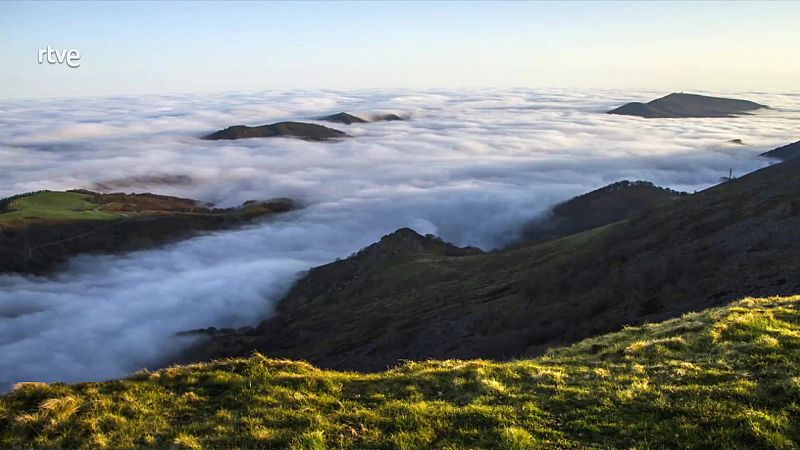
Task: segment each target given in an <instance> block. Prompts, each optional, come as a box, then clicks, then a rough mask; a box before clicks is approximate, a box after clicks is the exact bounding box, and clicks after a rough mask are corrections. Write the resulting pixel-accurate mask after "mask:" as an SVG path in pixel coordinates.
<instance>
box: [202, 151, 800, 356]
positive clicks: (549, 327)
mask: <svg viewBox="0 0 800 450" xmlns="http://www.w3.org/2000/svg"><path fill="white" fill-rule="evenodd" d="M798 192H800V160H792V161H787V162H784V163H781V164H776V165H773V166H771V167H768V168H765V169H762V170H760V171H757V172H754V173H752V174H749V175H746V176H743V177H741V178H738V179H735V180H733V181H730V182H726V183H723V184H721V185H719V186H716V187H714V188H711V189H708V190H706V191H703V192H699V193H697V194H693V195H688V196H681V197H679V198H675V199H672V200H670V201H666V202H663V203H658V204H657V205H655V206H653V207H651V208H648V209H645V210H644V211H642V212H640V213H638V214H635V215H634V216H633V217H631V218H629V219H627V220H624V221H621V222H617V223H614V224H611V225H607V226H604V227H600V228H594V229H591V230H589V231H585V232H583V233H578V234H575V235H571V236H568V237H564V238H561V239H556V240H552V241H547V242H544V243H537V244H531V245H526V246H523V247H519V248H514V249H509V250H505V251H501V252H493V253H476V252H474V251H469V250H465V251H458V250H457V249H454V248H453V247H452V246H441V245H438V244H436V243H434V242H433V241H435V239H434V238H431V237H423V236H419V235H417V234H416V233H413V232H412V231H410V230H401V231H400V232H397V233H395V234H393V235H390V236H387V237H385V238H384V239H383V240H381V242H379V243H378V244H376V245H373V246H371V247H369V248H367V249H366V250H365V251H363V252H361V253H359V254H357V255H355V256H354V257H352V258H349V259H347V260H343V261H338V262H334V263H331V264H328V265H325V266H321V267H318V268H315V269H312V270H311V271H310V272H309V273H308V274H307V275H306V276H305V277H304V278H302V279H301V280H300V281H298V282H297V283H296V285H295V286H294V288H293V289H292V290H291V291H290V292H289V294H288V295H287V296H286V297H285V298H284V299H283V300H282V301H281V303H280V304H279V305H278V307H277V311H276V313H275V315H274V317H272V318H270V319H268V320H266V321H264V322H263V323H261V324H260V325H259V326H257V327H256V328H254V329H247V330H240V331H231V330H221V331H220V330H215V331H214V332H213V333H210V334H211V337H210V339H209V342H207V343H204V344H203V345H201V346H199V348H198V349H196V350H195V352H194V354H193V355H191V356H192V357H195V358H199V359H207V358H210V357H220V356H241V355H247V354H249V353H250V352H251V351H253V350H258V351H259V352H261V353H263V354H266V355H268V356H276V357H286V358H291V359H303V360H308V361H310V362H311V363H313V364H315V365H319V366H323V367H328V368H337V369H348V370H350V369H358V370H383V369H385V368H386V367H387V366H388V365H392V364H395V363H396V362H397V361H399V360H403V359H414V360H421V359H425V358H429V357H432V358H437V359H450V358H458V359H469V358H492V359H512V358H518V357H530V356H536V355H541V354H542V353H544V352H545V351H546V349H548V348H550V347H553V346H556V345H561V344H565V343H571V342H576V341H578V340H580V339H584V338H586V337H589V336H596V335H598V334H602V333H606V332H610V331H616V330H619V329H620V328H622V327H623V326H624V325H630V324H641V323H644V322H647V321H656V320H663V319H666V318H670V317H676V316H678V315H680V314H681V313H684V312H687V311H699V310H702V309H705V308H708V307H712V306H719V305H723V304H725V303H727V302H729V301H731V300H734V299H737V298H742V297H745V296H767V295H789V294H794V293H797V292H800V239H798V238H797V236H798V233H799V232H800V197H799V196H798V195H797V193H798ZM255 320H257V318H254V321H255ZM209 325H213V324H209Z"/></svg>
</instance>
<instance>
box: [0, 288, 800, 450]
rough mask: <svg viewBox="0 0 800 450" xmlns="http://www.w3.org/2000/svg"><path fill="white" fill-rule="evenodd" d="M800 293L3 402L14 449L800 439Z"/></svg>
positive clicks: (160, 375)
mask: <svg viewBox="0 0 800 450" xmlns="http://www.w3.org/2000/svg"><path fill="white" fill-rule="evenodd" d="M798 336H800V297H797V296H795V297H786V298H775V297H773V298H762V299H745V300H743V301H740V302H737V303H734V304H732V305H730V306H726V307H722V308H715V309H710V310H706V311H703V312H700V313H693V314H688V315H685V316H683V317H680V318H676V319H672V320H669V321H666V322H662V323H655V324H646V325H643V326H641V327H631V328H627V329H625V330H623V331H620V332H617V333H613V334H608V335H604V336H598V337H594V338H592V339H588V340H585V341H582V342H580V343H577V344H575V345H573V346H570V347H567V348H560V349H554V350H552V351H550V352H549V353H548V354H547V355H545V356H543V357H540V358H537V359H532V360H519V361H512V362H491V361H486V360H472V361H461V360H446V361H425V362H407V363H404V364H402V365H399V366H397V367H395V368H392V369H391V370H388V371H385V372H380V373H368V374H365V373H354V372H335V371H327V370H320V369H318V368H315V367H313V366H311V365H309V364H307V363H304V362H293V361H286V360H277V359H270V358H266V357H264V356H262V355H258V354H256V355H253V356H251V357H248V358H239V359H226V360H219V361H214V362H209V363H200V364H193V365H187V366H175V367H170V368H166V369H163V370H159V371H157V372H146V371H144V372H140V373H138V374H135V375H134V376H132V377H130V378H128V379H124V380H118V381H108V382H103V383H80V384H76V385H71V386H70V385H64V384H60V383H55V384H44V383H27V384H21V385H18V386H16V387H15V389H14V391H13V392H12V393H11V394H9V395H6V396H2V397H0V447H2V448H14V449H19V450H24V449H39V448H59V449H77V448H87V449H88V448H164V449H167V448H169V449H191V450H200V449H219V448H254V449H255V448H264V449H269V448H274V449H279V448H280V449H298V450H299V449H325V448H340V449H431V448H440V449H464V448H473V449H508V450H525V449H531V450H532V449H539V448H562V449H586V448H678V447H679V448H685V449H709V448H727V449H729V448H759V449H791V448H797V447H798V445H800V408H799V407H798V405H800V377H798V376H797V374H798V372H797V367H798V365H800V337H798Z"/></svg>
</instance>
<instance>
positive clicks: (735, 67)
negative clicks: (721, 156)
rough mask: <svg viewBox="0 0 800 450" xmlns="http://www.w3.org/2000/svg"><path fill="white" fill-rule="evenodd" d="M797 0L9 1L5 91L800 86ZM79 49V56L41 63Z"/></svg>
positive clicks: (0, 51) (1, 7)
mask: <svg viewBox="0 0 800 450" xmlns="http://www.w3.org/2000/svg"><path fill="white" fill-rule="evenodd" d="M797 17H800V3H796V2H776V3H763V2H762V3H749V2H729V3H721V2H704V3H654V4H650V3H619V2H605V3H585V2H573V3H544V2H535V3H522V2H512V3H481V2H445V3H422V2H414V3H388V2H387V3H359V2H332V3H317V2H301V3H251V2H244V3H232V4H227V3H226V4H218V3H202V2H201V3H191V2H175V3H161V2H158V3H156V2H144V3H18V2H11V3H3V4H0V36H1V37H2V40H3V42H4V43H5V44H6V45H4V46H2V48H0V58H2V60H3V61H4V70H2V71H0V86H2V87H0V98H2V99H25V98H47V97H83V96H116V95H140V94H168V93H184V92H198V93H199V92H219V91H258V90H286V89H333V90H351V89H386V88H397V89H453V88H482V87H497V88H508V87H526V88H579V89H596V88H599V89H606V88H607V89H622V88H631V89H654V90H661V91H664V92H665V93H666V92H670V91H706V92H726V91H727V92H736V91H739V92H742V91H744V92H746V91H751V92H752V91H762V92H797V91H798V81H797V80H798V79H800V60H799V59H798V58H795V57H793V55H797V54H800V33H797V32H796V24H795V23H794V22H795V21H796V20H795V19H796V18H797ZM48 45H51V46H52V47H53V48H55V49H61V50H68V49H76V50H78V51H80V53H81V60H80V63H81V64H80V67H76V68H70V67H67V66H66V65H63V64H46V63H45V64H39V63H37V51H38V49H40V48H45V47H47V46H48Z"/></svg>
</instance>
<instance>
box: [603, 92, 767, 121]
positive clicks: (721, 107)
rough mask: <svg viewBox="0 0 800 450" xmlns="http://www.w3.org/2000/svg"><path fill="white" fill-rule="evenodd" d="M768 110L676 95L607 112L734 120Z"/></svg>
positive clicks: (727, 100) (736, 101)
mask: <svg viewBox="0 0 800 450" xmlns="http://www.w3.org/2000/svg"><path fill="white" fill-rule="evenodd" d="M763 108H769V106H766V105H762V104H759V103H755V102H751V101H749V100H740V99H732V98H723V97H710V96H706V95H700V94H688V93H684V92H673V93H671V94H667V95H665V96H663V97H661V98H657V99H655V100H651V101H649V102H647V103H641V102H631V103H627V104H625V105H622V106H620V107H619V108H616V109H613V110H611V111H608V114H619V115H626V116H639V117H644V118H648V119H652V118H701V117H735V116H736V115H738V114H747V113H748V112H750V111H755V110H758V109H763Z"/></svg>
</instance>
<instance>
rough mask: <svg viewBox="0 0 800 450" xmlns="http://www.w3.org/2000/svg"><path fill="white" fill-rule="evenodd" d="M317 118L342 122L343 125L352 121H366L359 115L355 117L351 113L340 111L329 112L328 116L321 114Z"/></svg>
mask: <svg viewBox="0 0 800 450" xmlns="http://www.w3.org/2000/svg"><path fill="white" fill-rule="evenodd" d="M317 120H324V121H326V122H336V123H343V124H345V125H350V124H353V123H367V122H368V121H366V120H364V119H362V118H361V117H356V116H354V115H352V114H348V113H346V112H340V113H336V114H331V115H329V116H322V117H320V118H318V119H317Z"/></svg>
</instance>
